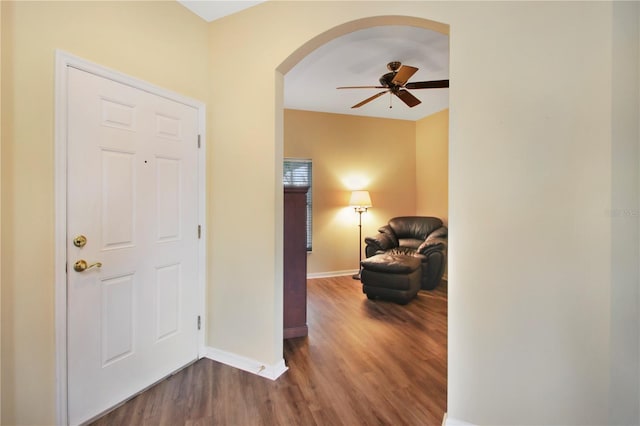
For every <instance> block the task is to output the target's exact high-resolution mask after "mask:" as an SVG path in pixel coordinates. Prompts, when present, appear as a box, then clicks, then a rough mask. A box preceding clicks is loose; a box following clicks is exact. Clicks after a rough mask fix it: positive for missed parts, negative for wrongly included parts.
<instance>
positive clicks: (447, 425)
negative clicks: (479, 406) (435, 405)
mask: <svg viewBox="0 0 640 426" xmlns="http://www.w3.org/2000/svg"><path fill="white" fill-rule="evenodd" d="M442 426H475V425H474V424H473V423H469V422H463V421H462V420H458V419H454V418H451V417H449V416H448V415H447V413H444V418H443V419H442Z"/></svg>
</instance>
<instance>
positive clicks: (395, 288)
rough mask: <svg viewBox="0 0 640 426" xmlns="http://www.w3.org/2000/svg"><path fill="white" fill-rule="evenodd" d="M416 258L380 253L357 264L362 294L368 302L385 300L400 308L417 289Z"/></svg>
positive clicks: (418, 260) (418, 282) (418, 271)
mask: <svg viewBox="0 0 640 426" xmlns="http://www.w3.org/2000/svg"><path fill="white" fill-rule="evenodd" d="M420 263H421V262H420V259H418V258H417V257H414V256H407V255H403V254H391V253H383V254H377V255H375V256H371V257H369V258H367V259H365V260H363V261H361V262H360V266H362V271H361V273H360V281H361V282H362V292H363V293H365V294H366V295H367V298H369V299H376V298H380V299H386V300H390V301H392V302H396V303H399V304H402V305H405V304H407V303H408V302H409V301H410V300H411V299H413V298H414V297H415V296H416V294H418V291H419V290H420V277H421V270H420V268H421V266H420Z"/></svg>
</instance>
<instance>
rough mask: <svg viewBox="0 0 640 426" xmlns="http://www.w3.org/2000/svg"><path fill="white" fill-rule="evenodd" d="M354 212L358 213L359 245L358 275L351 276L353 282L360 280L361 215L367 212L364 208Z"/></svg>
mask: <svg viewBox="0 0 640 426" xmlns="http://www.w3.org/2000/svg"><path fill="white" fill-rule="evenodd" d="M355 210H356V212H358V242H359V243H360V257H359V258H358V273H357V274H355V275H353V276H352V278H353V279H354V280H359V279H360V272H361V271H362V267H361V266H360V262H362V213H364V212H366V211H367V208H366V207H356V208H355Z"/></svg>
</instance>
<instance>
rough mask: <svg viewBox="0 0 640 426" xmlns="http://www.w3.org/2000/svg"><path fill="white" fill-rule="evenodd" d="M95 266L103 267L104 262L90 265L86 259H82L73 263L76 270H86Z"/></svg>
mask: <svg viewBox="0 0 640 426" xmlns="http://www.w3.org/2000/svg"><path fill="white" fill-rule="evenodd" d="M93 267H96V268H101V267H102V263H100V262H96V263H92V264H91V265H89V264H88V263H87V261H86V260H83V259H80V260H78V261H77V262H76V263H74V265H73V270H74V271H76V272H82V271H86V270H87V269H91V268H93Z"/></svg>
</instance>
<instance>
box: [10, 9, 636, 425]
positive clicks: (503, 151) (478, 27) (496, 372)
mask: <svg viewBox="0 0 640 426" xmlns="http://www.w3.org/2000/svg"><path fill="white" fill-rule="evenodd" d="M2 7H3V10H2V43H3V46H2V47H3V48H2V67H3V68H2V84H3V87H2V114H3V116H2V124H3V126H2V230H3V235H2V404H3V406H2V416H3V419H2V420H3V423H15V422H19V423H27V424H28V423H32V424H34V423H47V424H50V423H52V422H53V421H54V413H53V410H54V407H53V405H54V390H53V389H54V386H53V375H54V361H53V336H54V330H53V286H52V282H53V241H52V239H53V185H52V183H51V182H52V180H51V178H52V174H53V152H52V140H53V136H52V135H53V124H52V120H53V109H52V105H53V99H52V96H53V65H52V64H53V48H54V47H60V48H63V49H66V50H69V51H71V52H72V53H75V54H78V55H80V56H84V57H86V58H87V59H90V60H94V61H96V62H99V63H102V64H104V65H107V66H111V67H114V68H117V69H119V70H121V71H123V72H126V73H129V74H132V75H134V76H136V77H140V78H143V79H146V80H149V81H151V82H152V83H155V84H158V85H160V86H164V87H167V88H169V89H172V90H175V91H178V92H181V93H184V94H186V95H189V96H192V97H195V98H199V99H204V100H206V101H207V102H208V104H207V106H208V142H209V145H208V148H209V151H208V154H209V155H208V157H209V158H208V167H209V179H208V183H209V184H210V186H209V187H208V188H207V191H208V192H207V194H208V197H209V212H208V218H209V223H208V227H209V231H210V232H209V241H208V247H209V252H208V260H209V262H208V267H209V268H210V269H209V277H208V289H209V299H208V308H209V310H210V311H209V313H208V321H207V323H208V326H209V335H208V339H207V342H208V344H210V345H211V346H214V347H216V348H220V349H223V350H229V351H231V352H233V353H236V354H239V355H242V356H246V357H249V358H253V359H256V360H260V361H262V362H265V363H274V362H277V361H278V360H281V358H282V313H281V306H282V250H281V248H282V226H281V221H282V195H281V192H282V191H281V189H282V188H281V162H282V155H283V142H282V140H283V132H284V131H283V124H282V122H283V120H282V110H281V107H282V85H283V83H282V76H281V75H279V73H278V72H277V71H276V70H280V71H282V72H286V71H287V69H288V67H290V66H291V65H292V64H295V62H296V60H297V59H299V58H300V57H301V56H303V54H304V52H305V51H309V50H310V49H313V48H315V47H317V46H318V45H319V41H320V40H325V41H326V40H328V39H330V38H331V37H333V36H335V35H338V34H341V33H343V32H345V31H347V30H349V29H357V28H359V27H361V26H363V25H367V24H371V25H373V24H380V23H385V22H386V23H391V22H394V23H398V22H409V21H403V19H402V18H397V16H403V15H404V16H412V17H417V18H425V19H431V20H435V21H439V22H443V23H446V24H449V25H450V27H451V67H450V69H451V73H450V78H451V81H452V86H451V89H450V105H451V108H450V129H451V133H450V138H449V158H450V164H451V167H450V172H449V173H450V180H449V206H450V207H449V226H450V237H449V242H450V245H449V282H450V286H449V291H450V295H449V351H448V352H449V362H448V365H449V386H448V390H449V395H448V411H449V414H450V416H452V417H454V418H458V419H461V420H466V421H469V422H473V423H477V424H525V423H526V424H566V425H569V424H607V423H610V422H609V420H610V419H611V418H614V416H613V415H611V417H610V413H609V412H610V410H613V409H614V408H615V409H621V410H624V411H625V412H628V411H630V410H631V409H633V408H636V409H637V407H638V400H639V398H638V393H637V388H636V389H631V391H630V392H629V393H623V392H618V391H619V390H620V389H622V384H621V383H620V382H619V381H618V380H617V379H616V380H613V379H612V378H613V377H614V373H617V372H619V371H624V370H625V369H626V370H628V371H637V369H638V359H637V358H636V359H633V358H623V359H617V358H614V357H612V353H618V351H632V350H637V347H633V348H632V347H631V346H633V345H636V346H637V342H635V341H631V342H629V341H625V340H624V339H620V340H615V341H612V339H611V337H612V334H614V333H617V332H619V331H626V329H625V330H622V327H628V328H629V330H630V331H631V333H635V335H638V334H639V328H638V321H637V317H632V318H631V320H630V321H627V322H626V326H624V325H623V324H622V322H621V321H619V320H617V319H616V320H614V321H612V318H611V317H612V313H613V312H615V309H617V308H618V305H617V302H616V300H618V299H617V298H614V299H612V295H611V293H612V290H613V288H614V285H613V283H614V279H613V275H615V274H617V273H618V272H619V271H620V270H618V269H615V270H613V272H612V268H613V267H615V268H618V266H617V264H614V263H612V261H611V256H612V240H613V244H615V245H616V247H617V248H616V250H634V249H635V246H636V245H637V243H638V239H637V237H636V238H633V239H631V240H630V241H627V240H623V239H621V238H619V237H620V235H619V233H618V231H616V232H615V233H613V234H612V230H611V227H612V221H613V220H614V219H612V218H611V216H610V215H607V213H606V212H610V211H611V209H612V207H613V206H612V195H613V193H619V194H623V195H624V194H627V195H629V196H631V197H637V188H634V187H627V186H625V185H622V184H620V183H618V182H617V181H615V180H612V171H613V170H614V169H615V167H616V166H617V163H616V162H617V161H618V160H617V159H618V156H619V154H621V153H622V152H623V151H624V150H623V149H622V148H621V147H620V146H619V145H618V144H616V143H614V142H616V141H617V138H618V136H616V135H612V102H613V103H614V104H617V103H618V102H619V101H620V100H621V99H620V96H621V95H620V94H618V93H617V92H615V91H614V90H613V88H612V83H611V82H612V77H613V72H612V63H611V58H612V57H613V56H614V55H613V51H614V50H616V49H617V47H615V46H614V43H613V41H614V40H613V39H612V33H613V28H614V27H615V26H616V25H621V26H622V27H623V28H628V27H633V26H634V25H637V21H634V22H636V23H635V24H634V22H627V21H625V20H623V19H622V18H621V17H620V16H618V15H615V16H614V14H613V12H612V11H613V9H614V5H613V4H612V3H606V2H567V3H565V2H546V3H541V2H496V3H485V2H469V3H466V2H451V3H447V2H440V3H436V2H367V1H356V2H346V1H343V2H339V4H338V3H331V2H295V3H293V2H286V1H269V2H266V3H263V4H261V5H259V6H257V7H255V8H251V9H248V10H247V11H244V12H242V13H239V14H237V15H233V16H230V17H227V18H224V19H222V20H220V21H216V22H214V23H212V24H210V25H208V31H209V34H208V36H205V35H204V34H203V32H204V31H205V30H206V28H205V24H204V23H203V22H202V21H199V20H197V19H196V18H194V17H192V16H191V15H189V14H188V12H186V11H183V10H182V9H180V7H179V6H178V5H176V4H175V3H172V2H164V3H158V4H156V3H152V4H149V3H145V4H139V3H90V4H89V3H80V4H79V3H76V2H70V3H64V4H62V3H46V4H43V3H20V4H18V5H16V4H11V3H9V4H7V2H2ZM615 7H618V5H617V4H616V6H615ZM389 15H394V16H396V18H393V19H391V18H378V19H371V20H367V21H357V20H360V19H365V18H368V17H376V16H389ZM577 17H579V19H577ZM351 21H354V22H351ZM410 21H411V22H413V23H414V24H415V23H417V22H418V21H419V20H418V21H417V20H410ZM349 22H351V23H350V24H347V23H349ZM342 24H345V25H346V26H344V27H338V26H340V25H342ZM333 28H335V29H334V30H332V29H333ZM330 30H332V31H330ZM327 31H329V32H328V33H325V32H327ZM316 36H319V38H315V37H316ZM8 39H10V40H11V43H8V42H7V40H8ZM308 42H309V43H308ZM240 47H241V48H240ZM298 48H301V49H300V50H298ZM636 48H637V46H636ZM203 52H206V53H203ZM294 52H296V53H295V54H293V53H294ZM292 54H293V56H291V55H292ZM207 60H208V62H206V61H207ZM585 63H587V64H588V66H585ZM176 64H178V65H176ZM230 76H232V78H231V81H232V82H233V83H235V84H225V82H229V80H230ZM238 83H243V84H238ZM636 100H637V99H636ZM629 126H631V125H630V124H625V125H624V127H625V129H626V128H627V127H629ZM247 162H251V164H253V165H254V167H253V168H252V173H251V174H246V175H238V174H237V173H236V171H237V170H238V169H239V168H240V167H242V166H243V165H245V164H247ZM638 164H639V161H637V159H636V161H635V162H634V163H633V164H630V165H628V166H627V167H628V168H629V170H630V171H633V172H637V170H638ZM230 177H233V182H232V181H231V179H230ZM247 199H250V200H251V207H252V208H247ZM18 237H19V238H18ZM248 241H251V245H247V242H248ZM247 250H251V251H252V252H253V253H257V254H258V255H255V256H251V258H250V263H251V265H250V266H251V267H250V268H247V264H246V262H247V256H245V255H243V256H239V255H238V254H239V253H242V254H246V253H247ZM34 259H35V260H36V261H37V265H38V266H37V267H33V265H34V263H33V262H34ZM623 278H624V280H623V281H624V282H623V285H622V286H621V288H622V289H623V291H624V292H625V293H626V294H627V295H628V294H631V293H632V290H635V291H637V287H638V282H637V279H636V278H634V277H633V276H632V277H627V276H623ZM614 359H615V361H616V362H620V364H619V365H617V366H616V368H615V369H614V368H612V363H613V361H614ZM616 377H617V376H616ZM636 377H637V376H636ZM614 396H615V397H616V398H619V399H618V400H615V401H613V399H614ZM635 420H638V419H637V415H636V417H635ZM635 423H638V421H635Z"/></svg>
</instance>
